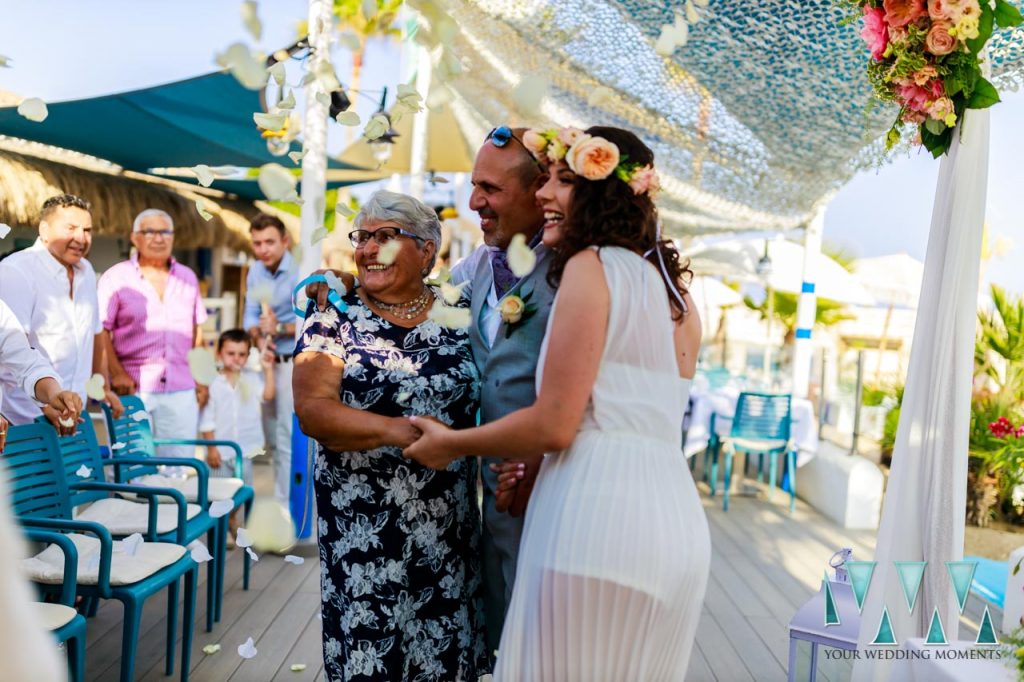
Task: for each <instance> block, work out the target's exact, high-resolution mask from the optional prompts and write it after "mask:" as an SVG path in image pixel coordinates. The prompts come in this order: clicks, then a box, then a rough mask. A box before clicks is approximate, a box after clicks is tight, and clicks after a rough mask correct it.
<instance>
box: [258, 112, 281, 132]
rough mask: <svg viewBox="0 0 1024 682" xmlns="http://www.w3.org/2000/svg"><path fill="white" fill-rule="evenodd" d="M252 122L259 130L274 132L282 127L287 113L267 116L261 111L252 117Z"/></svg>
mask: <svg viewBox="0 0 1024 682" xmlns="http://www.w3.org/2000/svg"><path fill="white" fill-rule="evenodd" d="M252 120H253V121H255V122H256V125H258V126H259V127H260V128H263V129H264V130H272V131H275V132H276V131H278V130H280V129H281V128H283V127H284V122H285V121H287V120H288V113H287V112H283V113H274V114H267V113H264V112H262V111H257V112H256V113H254V114H253V115H252Z"/></svg>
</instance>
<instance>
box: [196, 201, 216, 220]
mask: <svg viewBox="0 0 1024 682" xmlns="http://www.w3.org/2000/svg"><path fill="white" fill-rule="evenodd" d="M196 211H197V212H198V213H199V217H200V218H202V219H203V220H209V219H210V218H212V217H213V214H212V213H210V212H209V211H207V210H206V202H205V201H203V200H202V199H196Z"/></svg>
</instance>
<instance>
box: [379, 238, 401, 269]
mask: <svg viewBox="0 0 1024 682" xmlns="http://www.w3.org/2000/svg"><path fill="white" fill-rule="evenodd" d="M401 250H402V243H401V242H399V241H398V240H397V239H392V240H391V241H389V242H388V243H387V244H385V245H384V246H382V247H380V250H379V251H377V262H378V263H380V264H381V265H391V264H392V263H394V262H395V259H396V258H398V252H399V251H401Z"/></svg>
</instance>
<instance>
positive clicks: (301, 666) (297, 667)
mask: <svg viewBox="0 0 1024 682" xmlns="http://www.w3.org/2000/svg"><path fill="white" fill-rule="evenodd" d="M305 669H306V664H305V663H292V665H291V668H289V670H291V671H292V672H293V673H301V672H302V671H303V670H305Z"/></svg>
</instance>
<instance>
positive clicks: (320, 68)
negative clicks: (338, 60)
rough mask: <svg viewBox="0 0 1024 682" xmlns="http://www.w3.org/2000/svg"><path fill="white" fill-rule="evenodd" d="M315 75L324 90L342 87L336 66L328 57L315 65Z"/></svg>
mask: <svg viewBox="0 0 1024 682" xmlns="http://www.w3.org/2000/svg"><path fill="white" fill-rule="evenodd" d="M313 77H314V78H316V82H317V83H318V84H319V85H320V89H321V90H322V91H323V92H334V91H335V90H338V89H340V88H341V81H339V80H338V76H337V75H335V73H334V66H333V65H332V64H331V63H330V62H329V61H327V60H326V59H322V60H320V61H319V62H317V64H316V66H314V67H313Z"/></svg>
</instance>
